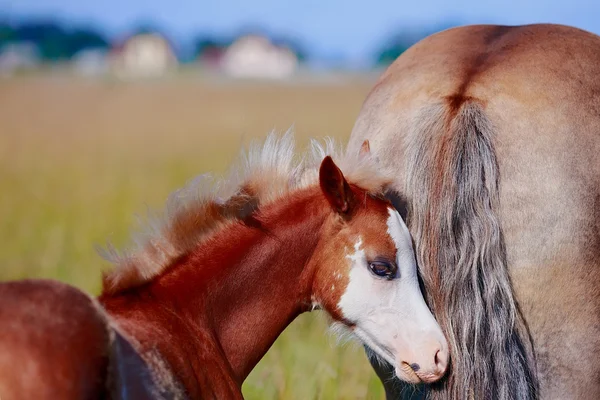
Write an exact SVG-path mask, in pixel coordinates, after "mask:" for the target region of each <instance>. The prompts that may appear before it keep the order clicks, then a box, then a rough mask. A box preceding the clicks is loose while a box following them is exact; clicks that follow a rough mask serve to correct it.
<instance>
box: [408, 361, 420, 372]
mask: <svg viewBox="0 0 600 400" xmlns="http://www.w3.org/2000/svg"><path fill="white" fill-rule="evenodd" d="M410 367H411V368H412V369H413V371H415V372H417V371H418V370H420V369H421V366H420V365H419V364H417V363H412V364H410Z"/></svg>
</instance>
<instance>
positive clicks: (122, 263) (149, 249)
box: [100, 131, 392, 294]
mask: <svg viewBox="0 0 600 400" xmlns="http://www.w3.org/2000/svg"><path fill="white" fill-rule="evenodd" d="M310 147H311V148H310V151H308V152H306V153H305V154H304V155H303V156H301V157H296V155H295V153H294V149H295V140H294V135H293V133H292V132H291V131H288V132H287V133H285V134H284V135H282V136H279V135H277V134H276V133H271V134H270V135H268V136H267V138H266V140H265V141H264V142H263V143H262V144H261V143H259V142H256V141H254V142H252V143H251V144H250V146H249V149H248V151H246V152H244V151H242V152H241V155H240V160H239V162H238V163H237V164H235V165H233V166H232V168H231V169H230V171H229V173H228V174H226V175H225V177H224V178H223V177H222V178H221V179H215V178H214V177H213V176H211V175H210V174H204V175H200V176H198V177H197V178H195V179H193V180H192V181H190V182H189V183H188V184H187V185H186V186H185V187H183V188H181V189H179V190H176V191H175V192H173V193H172V194H171V195H170V196H169V198H168V199H167V203H166V207H165V209H164V211H163V212H162V213H160V214H155V215H149V217H148V221H147V224H146V227H144V228H143V229H142V230H141V231H140V232H138V233H136V234H134V235H133V246H131V247H130V248H129V249H127V250H125V251H123V252H119V251H117V250H116V249H115V247H114V246H112V245H111V244H109V245H108V246H107V247H106V248H105V249H102V250H101V251H100V252H101V255H102V256H103V257H104V258H105V259H107V260H108V261H110V262H111V263H113V264H114V266H115V267H114V268H113V269H112V270H111V271H108V272H106V273H105V274H104V277H103V291H104V292H105V293H111V294H114V293H117V292H121V291H124V290H126V289H128V288H132V287H135V286H140V285H142V284H144V283H146V282H149V281H151V280H152V279H153V278H155V277H156V276H158V275H160V274H161V273H162V272H164V271H165V270H166V269H167V268H169V267H170V266H171V265H172V264H173V262H174V261H175V260H177V259H178V258H180V257H182V256H184V255H186V254H188V253H189V252H191V251H192V250H193V249H195V248H196V247H197V246H198V245H199V244H201V243H202V242H203V241H205V240H206V239H207V238H208V237H209V236H210V235H211V234H213V233H214V232H216V231H218V230H219V229H221V228H223V227H224V226H226V225H227V224H229V223H231V222H233V221H237V220H241V219H243V218H245V217H246V216H248V215H249V214H250V213H252V212H254V211H256V210H257V209H258V208H260V207H261V206H264V205H265V204H268V203H270V202H273V201H275V200H278V199H282V198H284V197H285V196H287V195H289V194H290V193H291V192H293V191H296V190H299V189H302V188H306V187H309V186H311V185H315V184H317V183H318V169H319V166H320V163H321V161H322V160H323V158H325V157H326V156H327V155H330V156H331V157H332V158H333V159H334V161H335V162H336V164H337V165H338V167H339V168H340V169H341V170H342V171H343V173H344V175H345V177H346V179H347V180H348V181H349V182H351V183H353V184H355V185H357V186H360V187H361V188H363V189H364V190H366V191H368V192H372V193H381V192H382V191H383V190H384V188H385V187H386V186H387V185H389V184H390V183H391V181H392V179H391V178H390V177H386V176H384V175H383V174H382V173H381V172H380V171H378V169H377V166H376V164H375V162H374V161H373V160H372V159H371V157H370V156H366V155H359V154H349V153H343V152H342V151H341V148H340V147H339V146H338V145H336V143H335V142H334V141H333V140H332V139H330V138H326V139H325V143H324V144H321V143H319V142H317V141H316V140H311V146H310Z"/></svg>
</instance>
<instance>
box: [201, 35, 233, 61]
mask: <svg viewBox="0 0 600 400" xmlns="http://www.w3.org/2000/svg"><path fill="white" fill-rule="evenodd" d="M230 44H231V41H230V40H225V39H215V38H212V37H208V36H198V37H197V38H196V40H194V56H195V58H199V57H202V56H203V55H206V54H207V53H214V52H221V51H223V50H224V49H226V48H227V47H228V46H229V45H230Z"/></svg>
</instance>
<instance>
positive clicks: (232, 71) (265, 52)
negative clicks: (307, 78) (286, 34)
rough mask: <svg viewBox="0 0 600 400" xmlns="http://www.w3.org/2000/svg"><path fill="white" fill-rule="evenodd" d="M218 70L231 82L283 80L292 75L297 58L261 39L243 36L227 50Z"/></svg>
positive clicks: (296, 64) (291, 53)
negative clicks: (244, 79) (254, 79)
mask: <svg viewBox="0 0 600 400" xmlns="http://www.w3.org/2000/svg"><path fill="white" fill-rule="evenodd" d="M221 67H222V69H223V71H224V72H225V73H226V74H228V75H230V76H232V77H235V78H259V79H285V78H289V77H290V76H292V75H293V74H294V73H295V72H296V69H297V68H298V57H297V56H296V54H295V53H294V52H293V51H292V50H290V49H288V48H287V47H280V46H276V45H274V44H273V43H272V42H271V41H270V40H269V39H267V38H265V37H263V36H259V35H247V36H243V37H241V38H239V39H238V40H236V41H235V42H234V43H233V44H232V45H231V46H229V48H227V50H226V51H225V54H224V55H223V58H222V60H221Z"/></svg>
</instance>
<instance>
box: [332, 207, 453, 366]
mask: <svg viewBox="0 0 600 400" xmlns="http://www.w3.org/2000/svg"><path fill="white" fill-rule="evenodd" d="M388 211H389V217H388V219H387V233H388V234H389V236H390V238H391V240H392V242H393V243H394V245H395V247H396V260H395V261H396V264H397V266H398V277H397V278H396V279H392V280H387V279H382V278H379V277H376V276H375V275H374V274H373V273H372V272H371V271H370V269H369V260H367V258H366V255H365V249H364V248H363V240H362V238H361V237H359V238H358V239H357V241H356V243H355V244H354V251H353V252H352V253H351V254H348V255H346V257H347V258H348V259H349V260H350V266H349V268H350V271H349V273H348V278H349V281H348V286H347V287H346V290H345V291H344V294H343V295H342V297H341V298H340V301H339V303H338V307H339V309H340V310H341V312H342V315H343V316H344V318H345V319H347V320H348V321H350V322H351V323H353V324H354V333H355V334H356V335H357V336H358V337H359V338H360V339H361V340H362V341H363V342H364V343H365V344H367V345H368V346H369V347H371V349H372V350H373V351H375V352H376V353H377V354H378V355H379V356H381V357H382V358H384V359H386V360H387V361H388V362H390V363H391V364H392V365H395V366H396V367H398V366H399V365H400V364H401V362H408V363H413V362H417V363H419V364H420V365H421V364H426V363H423V361H422V360H424V359H425V358H427V360H429V359H430V360H431V362H433V360H434V359H435V357H434V356H433V355H431V357H429V352H430V349H428V348H427V349H426V348H425V347H427V346H429V344H431V343H443V344H442V346H446V342H445V339H444V336H443V334H442V332H441V329H440V327H439V325H438V324H437V322H436V321H435V319H434V318H433V316H432V315H431V312H430V311H429V309H428V308H427V305H426V304H425V300H424V299H423V295H422V293H421V290H420V288H419V282H418V277H417V269H416V261H415V257H414V251H413V247H412V240H411V236H410V232H409V231H408V228H407V227H406V225H405V224H404V221H402V218H401V217H400V215H399V214H398V212H397V211H396V210H393V209H389V210H388ZM370 250H371V251H370V253H371V252H373V251H374V252H376V251H377V249H370ZM425 344H427V346H425ZM424 346H425V347H424ZM419 352H421V353H427V354H425V355H419ZM421 366H422V367H423V368H427V365H421Z"/></svg>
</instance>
